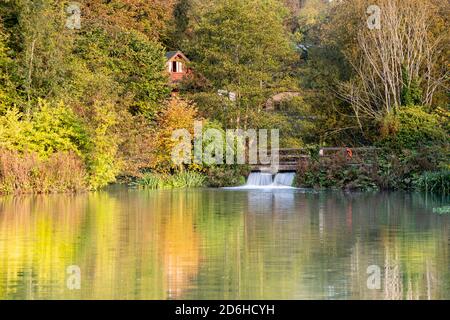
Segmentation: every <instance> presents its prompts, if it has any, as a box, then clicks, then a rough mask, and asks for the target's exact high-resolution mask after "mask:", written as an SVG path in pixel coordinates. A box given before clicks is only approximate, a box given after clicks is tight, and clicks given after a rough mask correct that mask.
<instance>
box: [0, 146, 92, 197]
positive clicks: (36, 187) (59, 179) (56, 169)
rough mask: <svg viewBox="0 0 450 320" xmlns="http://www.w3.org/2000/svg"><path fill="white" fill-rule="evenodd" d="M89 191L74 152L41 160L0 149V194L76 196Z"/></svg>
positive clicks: (33, 156) (32, 154) (82, 168)
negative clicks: (71, 194) (61, 193)
mask: <svg viewBox="0 0 450 320" xmlns="http://www.w3.org/2000/svg"><path fill="white" fill-rule="evenodd" d="M85 189H87V185H86V171H85V168H84V165H83V162H82V161H81V159H80V158H79V157H78V156H77V155H75V154H74V153H73V152H58V153H55V154H52V155H51V156H50V157H49V158H46V159H41V158H39V157H38V156H37V155H36V154H35V153H25V154H19V153H18V152H16V151H10V150H6V149H0V194H18V193H56V192H75V191H82V190H85Z"/></svg>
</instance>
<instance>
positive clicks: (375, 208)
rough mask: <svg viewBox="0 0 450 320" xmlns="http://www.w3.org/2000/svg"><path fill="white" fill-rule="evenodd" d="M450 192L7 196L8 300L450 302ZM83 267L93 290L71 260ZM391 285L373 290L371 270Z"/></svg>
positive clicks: (1, 274) (4, 286) (3, 234)
mask: <svg viewBox="0 0 450 320" xmlns="http://www.w3.org/2000/svg"><path fill="white" fill-rule="evenodd" d="M448 202H449V199H448V198H446V199H442V198H434V197H430V196H424V195H419V194H401V193H393V194H341V193H304V192H300V191H297V190H273V191H255V190H253V191H252V190H249V191H231V190H226V191H223V190H187V191H184V190H183V191H149V192H147V191H138V190H126V189H118V190H112V191H109V192H99V193H90V194H81V195H52V196H26V197H4V198H0V298H1V299H76V298H82V299H113V298H118V299H268V298H273V299H312V298H317V299H449V298H450V271H449V217H448V216H446V215H438V214H435V213H433V212H432V211H433V208H434V207H439V206H443V205H446V204H447V205H448ZM70 265H78V266H79V267H80V268H81V272H82V274H81V290H69V289H68V288H67V286H66V281H67V277H68V274H67V273H66V268H67V267H68V266H70ZM370 265H377V266H379V267H380V269H381V289H380V290H370V289H368V288H367V277H368V275H367V273H366V271H367V267H368V266H370Z"/></svg>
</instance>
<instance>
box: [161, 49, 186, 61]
mask: <svg viewBox="0 0 450 320" xmlns="http://www.w3.org/2000/svg"><path fill="white" fill-rule="evenodd" d="M176 55H180V56H181V57H182V58H183V59H185V60H186V61H188V62H189V59H188V58H187V57H186V56H185V55H184V54H183V52H181V51H169V52H167V53H166V59H167V60H170V59H172V58H173V57H175V56H176Z"/></svg>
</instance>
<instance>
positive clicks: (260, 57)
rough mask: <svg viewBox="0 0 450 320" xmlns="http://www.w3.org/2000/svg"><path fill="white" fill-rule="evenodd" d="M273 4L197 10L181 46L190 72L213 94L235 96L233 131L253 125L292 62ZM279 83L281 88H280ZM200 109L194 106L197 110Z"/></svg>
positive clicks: (280, 14)
mask: <svg viewBox="0 0 450 320" xmlns="http://www.w3.org/2000/svg"><path fill="white" fill-rule="evenodd" d="M285 14H286V10H285V8H284V7H283V6H282V4H281V3H280V2H279V1H275V0H269V1H262V0H251V1H244V0H226V1H211V2H208V3H205V4H203V5H199V6H198V7H197V9H196V12H195V19H191V20H192V21H191V27H190V28H191V37H189V39H188V41H187V42H186V43H185V44H184V47H185V51H186V53H187V54H188V55H189V57H190V58H191V60H192V61H193V67H194V69H195V70H196V72H198V73H200V74H202V75H203V76H204V77H206V78H207V80H208V81H209V83H210V85H211V87H210V88H209V90H210V91H212V92H213V94H215V95H216V92H217V90H225V91H228V92H233V93H235V94H236V103H235V106H236V107H235V108H232V109H228V112H230V113H233V116H232V118H233V121H232V123H233V124H234V125H238V126H242V127H245V126H247V125H248V124H249V123H250V121H251V123H252V125H253V126H256V125H257V123H256V121H252V120H251V119H253V120H255V117H257V115H258V113H259V112H260V111H261V110H262V108H263V106H264V103H265V101H266V100H267V98H269V97H270V95H271V94H272V93H274V92H276V91H278V90H282V89H281V88H285V87H286V86H295V85H294V84H293V83H292V82H289V81H284V80H286V79H287V78H288V76H289V71H290V70H291V66H292V63H293V61H294V59H295V53H294V49H293V45H292V43H291V41H290V40H291V39H290V35H289V33H288V32H287V30H286V29H285V26H284V17H285ZM283 81H284V82H283ZM199 107H200V106H199Z"/></svg>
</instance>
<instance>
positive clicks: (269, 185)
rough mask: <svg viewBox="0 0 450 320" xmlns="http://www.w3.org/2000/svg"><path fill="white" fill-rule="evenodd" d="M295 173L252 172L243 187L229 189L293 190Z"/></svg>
mask: <svg viewBox="0 0 450 320" xmlns="http://www.w3.org/2000/svg"><path fill="white" fill-rule="evenodd" d="M294 178H295V173H294V172H282V173H277V174H276V175H275V177H273V175H272V174H271V173H264V172H251V173H250V175H249V176H248V179H247V183H246V184H245V185H244V186H241V187H234V188H227V189H291V188H292V184H293V182H294Z"/></svg>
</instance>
